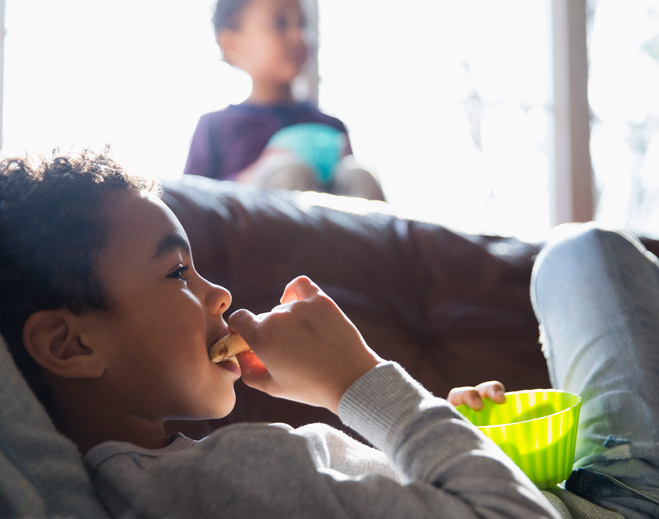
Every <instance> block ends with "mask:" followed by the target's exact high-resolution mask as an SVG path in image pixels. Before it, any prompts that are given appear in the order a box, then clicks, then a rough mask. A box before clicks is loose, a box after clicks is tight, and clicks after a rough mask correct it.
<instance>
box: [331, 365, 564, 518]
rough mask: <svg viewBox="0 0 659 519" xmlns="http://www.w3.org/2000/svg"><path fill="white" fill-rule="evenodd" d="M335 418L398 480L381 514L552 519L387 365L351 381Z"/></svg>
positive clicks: (435, 403) (471, 437)
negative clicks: (382, 457) (383, 459)
mask: <svg viewBox="0 0 659 519" xmlns="http://www.w3.org/2000/svg"><path fill="white" fill-rule="evenodd" d="M339 416H340V418H341V419H342V420H343V422H344V423H345V424H346V425H348V426H350V427H351V428H352V429H354V430H355V431H356V432H358V433H359V434H361V435H362V436H363V437H364V438H366V439H367V440H368V441H370V442H371V443H372V444H373V445H374V446H375V447H377V448H378V449H380V450H382V451H383V452H384V453H385V454H386V455H387V457H388V458H389V460H390V463H391V464H392V465H393V467H394V468H395V470H396V471H397V472H398V474H399V475H400V477H401V478H402V479H403V482H404V484H403V485H401V486H400V487H398V488H395V489H394V490H392V489H389V491H388V492H387V493H386V495H385V497H384V498H382V499H380V501H379V503H380V504H379V506H381V511H380V512H381V513H382V514H385V513H386V511H387V510H390V511H393V513H392V514H391V515H390V516H391V517H401V516H403V515H401V514H403V509H402V503H403V502H405V506H408V505H409V506H412V507H414V508H413V510H414V512H413V513H411V514H409V515H407V516H408V517H460V518H463V517H464V518H467V517H479V518H485V517H488V518H489V517H501V518H503V517H506V518H508V519H512V518H517V517H519V518H536V517H557V515H555V514H556V512H555V511H554V509H553V508H552V507H551V505H550V504H549V503H548V502H547V500H546V499H545V498H544V497H543V496H542V494H541V492H540V491H539V490H538V489H537V488H536V487H535V486H534V485H533V484H532V483H531V482H530V481H529V480H528V478H527V477H526V476H525V475H524V474H523V472H522V471H521V470H520V469H519V468H518V467H517V466H516V465H515V464H514V463H513V462H512V461H511V460H510V458H508V457H507V456H506V455H505V454H503V452H502V451H501V450H500V449H499V448H498V447H497V446H496V445H494V444H493V443H492V442H491V441H490V440H489V439H488V438H487V437H485V436H484V435H483V434H481V433H480V432H479V431H477V430H476V429H475V428H474V427H472V426H471V424H469V423H468V422H467V421H466V420H465V419H463V418H462V416H461V415H460V414H459V413H458V412H457V411H456V410H455V409H454V408H453V406H452V405H451V404H449V403H448V402H447V401H446V400H443V399H440V398H436V397H434V396H433V395H432V394H431V393H429V392H428V391H427V390H426V389H425V388H423V387H422V386H421V385H420V384H419V383H418V382H416V381H415V380H414V379H412V378H411V377H410V376H409V375H408V374H407V373H406V372H405V371H404V370H403V369H402V368H401V367H400V366H398V365H397V364H395V363H392V362H388V363H383V364H381V365H379V366H377V367H375V368H373V369H372V370H371V371H369V372H368V373H366V374H365V375H364V376H363V377H361V378H360V379H359V380H357V381H356V382H355V383H354V384H353V385H352V386H351V387H350V388H349V389H348V391H347V392H346V394H345V395H344V396H343V398H342V400H341V402H340V405H339ZM380 512H379V513H380ZM376 515H377V514H376ZM384 516H385V515H382V517H384Z"/></svg>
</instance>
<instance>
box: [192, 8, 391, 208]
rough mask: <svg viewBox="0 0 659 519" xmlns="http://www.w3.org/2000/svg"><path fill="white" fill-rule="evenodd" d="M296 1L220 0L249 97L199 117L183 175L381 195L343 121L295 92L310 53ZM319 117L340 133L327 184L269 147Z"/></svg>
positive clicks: (229, 47) (221, 41) (220, 29)
mask: <svg viewBox="0 0 659 519" xmlns="http://www.w3.org/2000/svg"><path fill="white" fill-rule="evenodd" d="M305 23H306V22H305V17H304V14H303V12H302V9H301V6H300V2H299V0H218V2H217V5H216V7H215V14H214V17H213V24H214V27H215V33H216V37H217V43H218V45H219V47H220V49H221V51H222V54H223V57H224V60H225V61H226V62H227V63H229V64H231V65H233V66H235V67H237V68H240V69H242V70H243V71H245V72H246V73H247V74H249V76H250V77H251V79H252V92H251V95H250V96H249V98H248V99H247V101H245V102H244V103H241V104H239V105H230V106H229V107H227V108H226V109H224V110H220V111H218V112H212V113H208V114H205V115H203V116H202V117H201V118H200V120H199V122H198V124H197V128H196V129H195V132H194V136H193V138H192V143H191V145H190V150H189V154H188V159H187V162H186V165H185V170H184V173H187V174H194V175H203V176H207V177H211V178H217V179H223V180H237V181H240V182H247V183H252V184H257V185H260V186H263V187H268V188H282V189H298V190H314V191H328V192H331V193H335V194H341V195H350V196H359V197H363V198H369V199H373V200H384V194H383V192H382V188H381V186H380V184H379V182H378V181H377V180H376V178H375V177H374V176H373V174H372V173H371V172H369V171H367V170H366V169H364V168H362V167H360V166H359V165H358V164H357V162H356V161H355V159H354V157H353V155H352V149H351V146H350V141H349V139H348V138H347V130H346V127H345V125H344V124H343V123H342V122H341V121H340V120H339V119H337V118H335V117H331V116H329V115H326V114H324V113H322V112H321V111H320V110H318V108H316V107H315V106H313V105H311V104H310V103H307V102H299V101H295V100H294V98H293V92H292V85H293V80H294V79H295V78H296V77H297V76H298V75H299V74H300V72H301V70H302V67H303V65H304V63H305V61H306V59H307V52H308V51H307V44H306V42H305V38H304V30H305ZM303 123H319V124H323V125H327V126H329V127H331V128H334V129H336V130H338V131H340V132H341V133H343V134H344V135H345V145H344V146H342V149H341V150H340V152H339V156H338V158H339V159H340V160H339V162H338V164H337V166H336V167H335V168H334V169H333V171H332V174H333V176H332V178H331V180H330V181H329V182H321V181H319V179H318V175H317V173H316V172H315V171H314V168H313V167H311V166H310V165H309V164H308V163H306V162H304V161H302V160H300V158H299V157H298V156H297V155H295V154H294V153H291V152H290V151H287V150H284V149H281V148H277V147H273V146H268V143H269V141H270V139H271V137H273V136H274V135H275V134H276V133H277V132H278V131H279V130H281V129H283V128H286V127H290V126H293V125H298V124H303Z"/></svg>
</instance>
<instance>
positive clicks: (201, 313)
mask: <svg viewBox="0 0 659 519" xmlns="http://www.w3.org/2000/svg"><path fill="white" fill-rule="evenodd" d="M156 195H157V189H156V188H155V187H154V186H153V185H152V184H150V183H148V182H146V181H144V180H142V179H136V178H133V177H130V176H128V175H126V174H125V173H124V172H123V171H122V169H121V168H120V167H119V166H118V165H116V164H115V163H113V161H112V160H110V159H109V158H108V157H107V156H105V155H92V154H90V153H83V154H81V155H79V156H69V157H55V158H53V159H51V160H50V161H44V162H42V163H41V164H39V165H37V166H36V167H30V166H29V165H28V164H27V163H26V162H25V161H19V160H12V161H5V162H4V163H3V164H2V168H1V172H0V237H1V238H0V239H1V243H0V260H1V261H0V293H1V294H2V297H1V298H0V301H1V302H0V304H1V305H2V307H1V308H0V332H2V334H3V335H4V336H5V338H6V339H7V342H8V344H9V347H10V350H11V352H12V354H13V356H14V358H15V359H16V363H17V364H18V366H19V368H20V369H21V370H22V372H23V373H24V375H25V377H26V378H27V380H28V381H29V382H30V385H31V386H32V388H33V389H34V390H35V392H36V393H37V395H38V396H39V397H40V399H41V401H42V402H43V403H44V405H45V406H46V408H47V410H48V411H49V413H50V415H51V416H52V417H53V420H54V422H55V424H56V425H57V427H58V428H59V430H60V431H61V432H63V433H64V434H65V435H66V436H68V437H69V438H71V439H72V440H73V441H74V442H75V444H76V445H77V446H78V448H79V450H80V452H81V454H83V455H84V461H85V464H86V466H87V468H88V470H89V473H90V475H91V477H92V480H93V481H94V484H95V487H96V490H97V493H98V496H99V498H100V499H101V501H102V502H103V503H104V505H105V506H106V507H107V509H108V510H109V511H110V513H111V514H112V515H113V516H115V517H122V516H127V517H134V516H158V517H162V516H167V517H206V516H211V515H213V516H215V515H218V514H224V515H226V516H228V517H256V516H268V517H284V516H287V517H290V516H293V517H309V516H313V517H318V516H320V517H325V516H344V515H354V516H369V517H425V516H428V517H502V516H505V517H508V518H515V517H519V518H522V517H523V518H528V517H538V518H541V517H557V516H556V515H555V512H554V511H553V510H552V508H551V506H550V505H549V503H548V502H547V501H546V500H545V498H544V497H543V495H542V494H541V493H540V492H539V491H538V490H537V489H536V488H535V487H534V486H533V484H532V483H531V482H530V481H529V480H528V479H527V478H526V477H525V476H524V474H523V473H522V472H521V471H520V470H519V469H518V468H517V467H516V466H515V465H514V464H513V463H512V462H511V461H510V460H509V459H508V458H507V457H506V456H505V455H503V453H502V452H501V451H500V450H499V449H498V448H496V447H495V446H494V445H493V444H492V443H491V442H490V441H489V440H487V439H486V438H485V437H484V436H483V435H481V434H480V433H479V432H478V431H477V430H476V429H474V428H473V427H472V426H471V425H470V424H469V423H468V422H466V421H465V420H464V419H463V418H462V417H461V416H460V415H459V414H458V413H457V412H456V411H455V410H454V409H453V407H452V406H451V405H450V404H449V403H448V402H447V401H445V400H442V399H439V398H435V397H433V396H432V395H431V394H429V393H428V392H427V391H425V390H424V389H423V388H422V387H420V386H419V385H418V384H417V383H416V382H415V381H414V380H412V379H411V378H410V377H409V375H407V374H406V373H405V372H404V371H403V369H402V368H401V367H400V366H398V365H397V364H395V363H392V362H387V361H384V360H383V359H381V358H379V357H378V356H377V354H376V353H375V352H373V351H372V350H371V349H370V348H369V347H368V346H367V345H366V344H365V343H364V341H363V339H362V337H361V335H360V334H359V332H358V331H357V330H356V328H355V327H354V326H353V325H352V323H351V322H350V321H349V320H348V319H347V318H346V316H345V315H344V314H343V313H342V312H341V310H340V309H339V308H338V307H337V306H336V305H335V304H334V302H333V301H332V300H331V299H329V298H328V297H327V296H326V295H325V294H324V293H323V292H322V291H321V290H320V289H319V288H318V287H317V286H316V285H315V284H314V283H313V282H312V281H311V280H309V279H308V278H305V277H300V278H297V279H295V280H293V281H292V282H291V283H290V284H289V285H288V286H287V287H286V289H285V290H284V293H283V296H282V300H281V305H279V306H277V307H275V308H274V309H273V310H272V312H269V313H266V314H262V315H259V316H255V315H253V314H251V313H250V312H249V311H247V310H238V311H236V312H234V313H233V314H232V315H231V316H230V317H229V318H228V322H225V321H224V318H223V314H224V313H225V312H226V310H227V309H228V308H229V305H230V303H231V296H230V294H229V292H228V291H226V290H225V289H224V288H222V287H219V286H216V285H213V284H212V283H209V282H208V281H206V280H205V279H204V278H202V277H201V276H200V275H199V274H198V273H197V272H196V271H195V269H194V264H193V260H192V254H191V251H190V250H189V245H188V241H187V238H186V235H185V232H184V231H183V228H182V227H181V225H180V223H179V222H178V220H177V219H176V217H175V216H174V215H173V213H172V212H171V211H170V210H169V209H168V208H167V207H166V206H165V205H164V204H163V203H162V202H161V201H160V200H159V199H158V197H157V196H156ZM230 331H231V332H235V333H240V334H241V335H242V336H243V337H244V338H245V339H246V340H247V342H248V343H249V344H250V346H251V348H252V350H253V353H243V354H241V355H240V357H239V359H238V360H239V367H236V366H235V365H234V364H232V363H230V362H229V363H224V364H222V365H219V366H218V365H215V364H213V363H212V362H211V361H210V359H209V358H208V348H209V346H210V345H211V344H212V343H213V342H215V341H216V340H217V339H218V338H219V337H222V336H224V335H227V334H228V333H229V332H230ZM241 374H242V377H243V379H244V381H245V382H246V383H247V384H249V385H250V386H252V387H255V388H258V389H261V390H263V391H266V392H267V393H269V394H271V395H274V396H279V397H284V398H289V399H293V400H297V401H300V402H305V403H308V404H311V405H316V406H324V407H326V408H328V409H330V410H332V411H333V412H335V413H338V414H339V416H340V417H341V418H342V419H343V420H344V422H345V423H346V424H348V425H350V426H351V427H352V428H353V429H355V430H356V431H357V432H358V433H360V434H361V435H363V436H364V437H365V438H366V439H368V440H369V441H370V442H371V443H372V444H373V445H374V446H375V447H377V450H376V449H373V448H371V447H368V446H366V445H363V444H361V443H359V442H357V441H355V440H353V439H351V438H349V437H348V436H347V435H345V434H343V433H340V432H339V431H336V430H334V429H332V428H329V427H327V426H322V425H318V424H316V425H310V426H307V427H303V428H301V429H298V430H291V429H290V428H288V427H286V426H282V425H279V426H268V425H261V424H236V425H232V426H228V427H225V428H222V429H220V430H218V431H216V432H214V433H213V434H211V435H210V436H208V437H207V438H206V439H204V440H203V441H199V442H197V441H193V440H190V439H188V438H185V437H184V436H182V435H174V436H173V437H169V436H168V435H167V434H166V433H165V429H164V427H163V423H164V422H165V421H166V420H171V419H205V418H219V417H222V416H225V415H226V414H227V413H228V412H230V410H231V408H232V406H233V404H234V399H235V395H234V392H233V383H234V382H235V380H236V379H237V378H238V377H239V376H241ZM481 393H482V394H483V395H484V394H486V393H487V394H488V395H490V396H491V397H493V398H495V399H500V398H501V393H502V388H501V387H500V386H497V385H495V384H491V385H486V386H484V387H483V388H481ZM462 394H463V395H473V394H474V393H473V391H467V392H466V393H462ZM462 398H463V399H465V400H468V399H469V397H468V396H463V397H462Z"/></svg>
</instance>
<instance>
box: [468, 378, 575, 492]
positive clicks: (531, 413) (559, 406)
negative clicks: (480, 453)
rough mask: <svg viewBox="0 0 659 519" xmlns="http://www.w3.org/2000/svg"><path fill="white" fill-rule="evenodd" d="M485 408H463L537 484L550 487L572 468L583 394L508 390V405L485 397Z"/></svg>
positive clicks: (469, 418) (563, 478) (554, 390)
mask: <svg viewBox="0 0 659 519" xmlns="http://www.w3.org/2000/svg"><path fill="white" fill-rule="evenodd" d="M483 404H484V409H483V410H482V411H474V410H473V409H470V408H469V407H467V406H466V405H460V406H458V408H457V409H458V411H460V412H461V413H462V414H463V415H464V416H465V417H466V418H467V419H468V420H469V421H470V422H471V423H473V424H474V425H475V426H476V427H477V428H478V429H479V430H481V431H482V432H483V433H485V435H486V436H489V437H490V438H491V439H492V440H493V441H494V443H496V444H497V445H498V446H499V447H500V448H501V450H503V452H505V453H506V454H507V455H508V456H510V458H512V460H513V461H514V462H515V463H516V464H517V465H518V466H519V467H520V468H521V469H522V470H523V471H524V473H525V474H526V475H527V476H528V477H529V478H530V479H531V481H533V483H535V485H536V486H537V487H538V488H542V489H544V488H549V487H552V486H554V485H556V484H558V483H560V482H562V481H564V480H566V479H567V477H568V476H569V475H570V472H571V471H572V463H573V462H574V450H575V447H576V442H577V425H578V423H579V409H580V408H581V398H580V397H579V395H576V394H574V393H570V392H568V391H560V390H557V389H533V390H529V391H511V392H508V393H506V403H505V404H495V403H493V402H492V401H491V400H490V399H487V398H485V399H483Z"/></svg>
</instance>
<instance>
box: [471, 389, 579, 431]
mask: <svg viewBox="0 0 659 519" xmlns="http://www.w3.org/2000/svg"><path fill="white" fill-rule="evenodd" d="M520 393H561V394H567V395H570V396H574V397H576V399H577V400H576V402H575V403H574V404H572V405H570V406H568V407H565V408H564V409H561V410H560V411H556V412H555V413H551V414H547V415H544V416H541V417H538V418H531V419H529V420H520V421H519V422H507V423H500V424H495V425H476V424H474V423H472V422H471V420H469V418H467V417H466V416H464V415H463V416H464V418H465V419H466V420H469V422H470V423H472V425H473V426H474V427H476V428H477V429H490V428H494V427H507V426H509V425H519V424H524V423H528V422H535V421H537V420H545V419H547V418H550V417H552V416H555V415H558V414H561V413H565V412H567V411H570V410H572V409H573V408H575V407H577V406H580V405H581V396H579V395H578V394H577V393H574V392H573V391H567V390H565V389H554V388H552V389H521V390H517V391H506V392H505V395H506V398H508V396H509V395H517V394H520ZM495 405H502V404H495ZM460 406H465V407H467V408H468V409H470V410H471V411H474V412H476V413H478V412H479V411H476V410H474V409H471V408H470V407H468V406H467V404H460ZM460 406H459V407H460ZM577 425H578V424H577Z"/></svg>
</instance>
